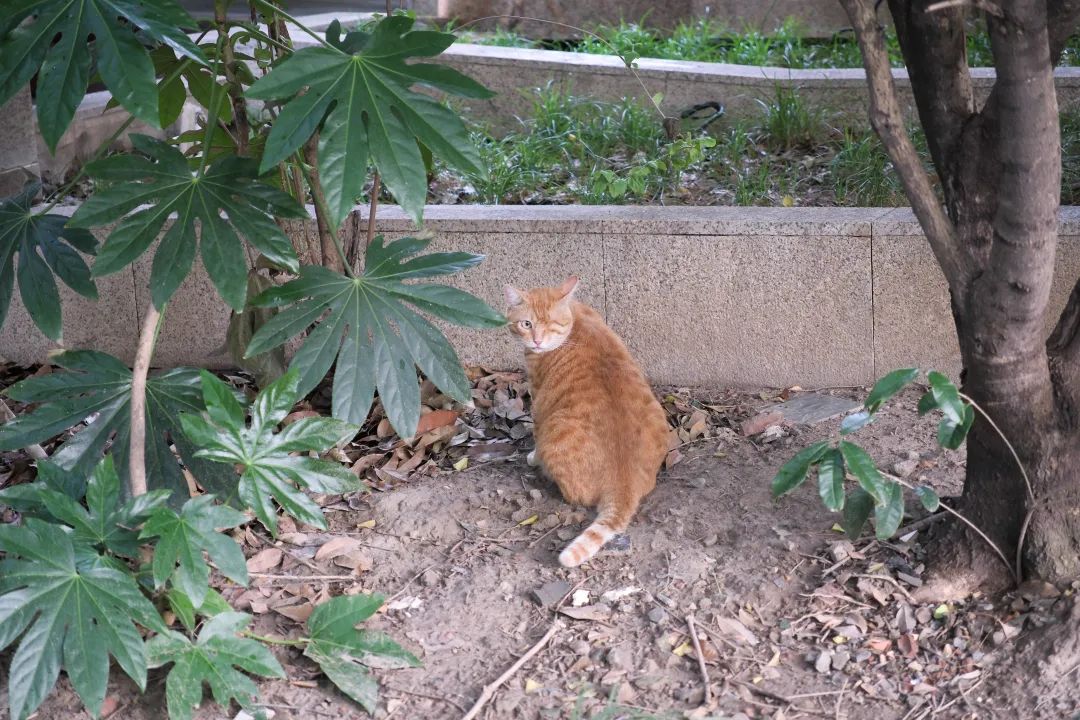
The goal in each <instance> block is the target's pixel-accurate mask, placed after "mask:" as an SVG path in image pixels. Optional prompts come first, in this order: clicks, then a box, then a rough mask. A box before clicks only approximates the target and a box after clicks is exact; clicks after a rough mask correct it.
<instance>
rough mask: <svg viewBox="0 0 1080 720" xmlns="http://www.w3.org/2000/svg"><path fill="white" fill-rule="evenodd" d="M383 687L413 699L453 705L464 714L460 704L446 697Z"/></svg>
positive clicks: (394, 687)
mask: <svg viewBox="0 0 1080 720" xmlns="http://www.w3.org/2000/svg"><path fill="white" fill-rule="evenodd" d="M383 687H384V688H385V689H387V690H389V691H390V692H399V693H402V694H404V695H412V696H414V697H420V698H427V699H428V700H438V701H439V702H443V703H446V704H447V705H453V706H454V707H455V708H457V709H458V711H459V712H466V710H465V708H464V706H462V705H461V703H458V702H456V701H454V700H451V699H450V698H448V697H443V696H442V695H435V694H432V693H425V692H420V691H419V690H406V689H405V688H401V687H396V686H394V685H386V684H384V685H383Z"/></svg>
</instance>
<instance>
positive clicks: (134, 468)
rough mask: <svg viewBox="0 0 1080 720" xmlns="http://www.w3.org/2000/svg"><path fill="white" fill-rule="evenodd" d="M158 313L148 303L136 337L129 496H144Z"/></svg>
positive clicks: (132, 385) (132, 387)
mask: <svg viewBox="0 0 1080 720" xmlns="http://www.w3.org/2000/svg"><path fill="white" fill-rule="evenodd" d="M160 320H161V313H160V312H158V309H157V307H155V306H154V303H153V302H151V303H150V305H149V307H147V309H146V317H144V318H143V325H142V331H141V332H140V333H139V348H138V350H137V351H136V352H135V367H134V368H133V369H132V377H131V449H130V452H129V453H128V455H129V462H128V476H129V479H128V494H129V495H131V497H138V496H139V495H145V494H146V489H147V485H146V376H147V375H149V374H150V359H151V358H152V357H153V356H154V344H155V343H156V342H157V334H158V323H159V321H160Z"/></svg>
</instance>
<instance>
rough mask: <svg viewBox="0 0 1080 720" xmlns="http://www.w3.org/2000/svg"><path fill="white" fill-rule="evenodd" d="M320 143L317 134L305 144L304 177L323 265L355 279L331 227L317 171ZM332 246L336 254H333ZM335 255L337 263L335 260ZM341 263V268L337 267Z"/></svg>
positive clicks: (343, 250) (336, 235) (328, 210)
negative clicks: (309, 190)
mask: <svg viewBox="0 0 1080 720" xmlns="http://www.w3.org/2000/svg"><path fill="white" fill-rule="evenodd" d="M318 142H319V136H318V133H316V134H315V135H312V136H311V139H310V140H308V141H307V143H305V144H304V159H305V160H306V163H305V167H304V177H305V178H306V179H307V183H308V187H310V188H311V198H312V199H313V200H314V201H315V222H316V224H317V225H318V227H319V240H320V242H321V244H322V256H323V257H322V261H323V265H325V266H326V267H328V268H330V269H331V270H338V271H339V272H343V273H345V274H347V275H348V276H349V277H353V276H354V274H353V269H352V266H351V265H350V264H349V261H348V259H347V258H346V257H345V248H344V247H342V245H341V238H339V237H338V234H337V229H336V228H331V227H330V208H329V207H327V205H326V196H325V195H324V194H323V190H322V184H321V183H320V182H319V171H318V170H316V165H317V163H318V162H319V157H318V149H317V145H318ZM331 245H332V246H333V251H334V252H331V248H330V246H331ZM335 253H336V255H337V262H335V261H334V260H333V258H334V254H335ZM339 263H340V265H341V267H340V268H338V267H337V265H338V264H339Z"/></svg>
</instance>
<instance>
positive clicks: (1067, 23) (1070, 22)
mask: <svg viewBox="0 0 1080 720" xmlns="http://www.w3.org/2000/svg"><path fill="white" fill-rule="evenodd" d="M1046 14H1047V26H1048V27H1049V29H1050V63H1051V64H1052V65H1057V64H1058V63H1059V62H1061V53H1062V52H1064V50H1065V44H1066V43H1067V42H1068V41H1069V38H1070V37H1072V36H1073V35H1074V34H1075V33H1076V29H1077V26H1080V0H1047V2H1046Z"/></svg>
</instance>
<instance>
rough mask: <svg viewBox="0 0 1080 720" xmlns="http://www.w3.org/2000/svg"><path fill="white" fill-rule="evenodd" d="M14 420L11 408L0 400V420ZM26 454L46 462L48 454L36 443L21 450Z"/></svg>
mask: <svg viewBox="0 0 1080 720" xmlns="http://www.w3.org/2000/svg"><path fill="white" fill-rule="evenodd" d="M14 419H15V413H13V412H12V411H11V408H9V407H8V406H7V403H6V402H4V401H3V400H0V420H3V421H4V422H9V421H11V420H14ZM23 450H25V451H26V454H27V455H29V456H30V457H32V458H34V459H35V460H48V459H49V454H48V453H47V452H45V448H43V447H41V446H40V445H38V444H37V443H31V444H29V445H27V446H26V447H24V448H23Z"/></svg>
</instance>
